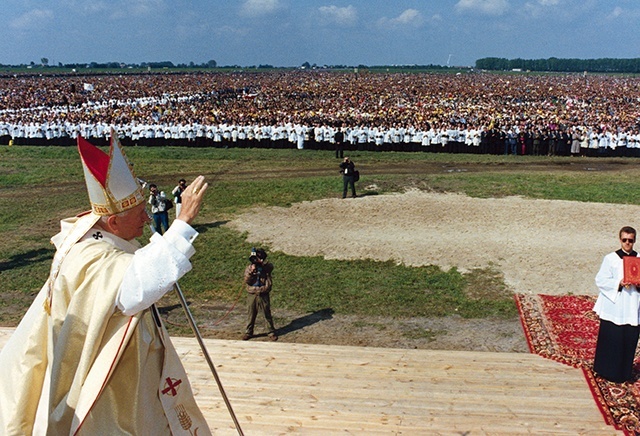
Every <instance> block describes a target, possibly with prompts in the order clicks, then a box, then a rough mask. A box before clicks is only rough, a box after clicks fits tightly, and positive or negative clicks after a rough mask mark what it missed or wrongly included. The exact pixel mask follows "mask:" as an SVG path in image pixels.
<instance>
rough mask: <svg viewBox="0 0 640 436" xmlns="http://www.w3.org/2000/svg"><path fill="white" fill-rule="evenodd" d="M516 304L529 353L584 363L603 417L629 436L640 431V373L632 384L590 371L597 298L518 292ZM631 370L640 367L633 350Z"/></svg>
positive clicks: (576, 363)
mask: <svg viewBox="0 0 640 436" xmlns="http://www.w3.org/2000/svg"><path fill="white" fill-rule="evenodd" d="M515 299H516V305H517V306H518V311H519V312H520V320H521V321H522V327H523V329H524V333H525V336H526V338H527V342H528V344H529V349H530V350H531V352H532V353H536V354H539V355H541V356H543V357H546V358H549V359H553V360H556V361H558V362H561V363H564V364H567V365H571V366H573V367H575V368H582V370H583V373H584V375H585V378H586V380H587V383H588V385H589V388H590V389H591V393H592V394H593V398H594V399H595V401H596V403H597V405H598V407H599V408H600V411H601V412H602V415H603V417H604V420H605V421H606V422H607V423H608V424H610V425H613V426H614V427H616V428H617V429H619V430H622V431H624V432H625V434H628V435H640V380H638V378H639V376H640V374H638V375H636V376H635V377H634V380H635V383H622V384H620V383H612V382H609V381H607V380H605V379H603V378H602V377H599V376H598V375H596V374H594V373H593V371H592V369H593V355H594V353H595V349H596V340H597V336H598V325H599V321H598V317H597V316H596V314H595V313H594V312H593V311H592V310H591V309H592V308H593V305H594V303H595V300H596V297H591V296H587V295H565V296H555V295H524V294H516V296H515ZM635 372H636V373H639V372H640V355H639V354H638V352H636V364H635Z"/></svg>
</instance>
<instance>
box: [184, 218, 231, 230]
mask: <svg viewBox="0 0 640 436" xmlns="http://www.w3.org/2000/svg"><path fill="white" fill-rule="evenodd" d="M228 222H229V221H228V220H227V221H216V222H213V223H206V224H195V225H194V226H193V228H194V229H195V231H196V232H198V233H206V232H207V231H208V230H209V229H216V228H218V227H220V226H224V225H225V224H226V223H228Z"/></svg>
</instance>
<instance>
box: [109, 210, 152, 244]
mask: <svg viewBox="0 0 640 436" xmlns="http://www.w3.org/2000/svg"><path fill="white" fill-rule="evenodd" d="M150 221H151V218H149V214H148V213H147V209H146V204H145V203H141V204H139V205H137V206H136V207H134V208H133V209H131V210H130V211H128V212H127V213H125V214H124V215H121V216H119V217H118V220H117V224H116V227H117V233H116V236H119V237H121V238H122V239H126V240H127V241H130V240H132V239H135V238H138V237H140V236H142V232H144V226H145V225H146V224H147V223H148V222H150Z"/></svg>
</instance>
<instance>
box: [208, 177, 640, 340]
mask: <svg viewBox="0 0 640 436" xmlns="http://www.w3.org/2000/svg"><path fill="white" fill-rule="evenodd" d="M373 188H375V187H373ZM639 214H640V207H639V206H631V205H613V204H595V203H581V202H572V201H553V200H532V199H525V198H520V197H508V198H499V199H496V198H489V199H478V198H470V197H467V196H464V195H460V194H441V193H429V192H422V191H417V190H415V191H409V192H406V193H402V194H395V195H367V191H364V192H363V195H362V196H360V197H358V198H356V199H344V200H343V199H340V198H330V199H324V200H319V201H312V202H303V203H299V204H294V205H292V206H291V207H288V208H281V207H272V208H256V209H255V210H252V211H250V212H249V213H246V214H243V215H241V216H239V217H237V218H236V219H234V220H233V221H231V222H229V223H228V224H227V225H228V226H230V227H232V228H234V229H237V230H239V231H242V232H247V233H248V241H250V242H252V243H256V244H260V243H268V244H269V246H270V247H271V250H272V251H273V250H276V251H282V252H284V253H287V254H291V255H299V256H316V255H321V256H324V257H325V258H327V259H362V258H369V259H374V260H380V261H387V260H394V261H396V262H398V263H403V264H405V265H416V266H417V265H429V264H433V265H438V266H440V267H442V268H445V269H448V268H450V267H452V266H455V267H457V268H458V269H459V270H461V271H463V272H464V271H466V270H469V269H472V268H477V267H486V266H489V265H491V266H493V267H494V268H497V269H498V270H500V271H502V272H503V274H504V277H505V281H506V283H507V285H508V286H509V287H510V289H511V290H512V291H513V292H518V293H544V294H566V293H569V292H571V293H574V294H593V295H595V294H596V293H597V291H596V288H595V285H594V277H595V274H596V272H597V270H598V267H599V265H600V262H601V261H602V257H603V256H604V255H605V254H607V253H608V252H610V251H612V250H614V249H616V248H618V240H617V232H618V230H619V229H620V228H621V227H622V226H624V225H634V224H635V221H636V220H637V218H636V217H638V215H639ZM274 290H275V292H277V283H276V284H274ZM239 312H240V313H236V315H235V317H237V319H236V320H235V321H231V322H232V323H233V324H235V325H236V328H235V331H233V329H231V330H229V329H225V328H224V327H222V328H221V329H220V327H218V329H219V330H218V331H217V332H215V331H214V332H213V333H212V336H218V337H229V336H231V337H233V336H234V335H236V336H237V335H238V334H240V332H241V331H240V330H238V328H237V325H238V323H240V325H242V321H241V317H242V316H243V314H242V312H243V309H241V310H240V311H239ZM274 315H275V317H276V319H280V324H283V323H284V324H286V325H285V326H284V328H283V329H282V332H281V333H284V334H283V335H282V334H281V340H285V341H291V342H308V343H328V344H341V345H363V346H381V347H402V348H433V349H461V350H475V351H516V352H526V351H528V348H527V345H526V341H525V339H524V336H523V334H522V328H521V326H520V323H519V321H518V320H506V321H504V320H464V319H461V318H455V317H449V318H440V319H437V318H435V319H432V318H424V319H411V320H393V319H383V318H380V319H366V320H363V319H357V318H355V317H349V316H339V315H335V314H326V313H325V314H307V315H305V316H299V317H298V318H296V316H297V315H299V314H288V313H283V312H282V311H278V309H277V308H274ZM280 327H283V326H280ZM232 331H233V332H232ZM425 332H427V333H429V334H424V333H425ZM257 339H258V340H259V339H260V338H257Z"/></svg>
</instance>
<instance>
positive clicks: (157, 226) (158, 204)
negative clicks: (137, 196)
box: [149, 183, 169, 235]
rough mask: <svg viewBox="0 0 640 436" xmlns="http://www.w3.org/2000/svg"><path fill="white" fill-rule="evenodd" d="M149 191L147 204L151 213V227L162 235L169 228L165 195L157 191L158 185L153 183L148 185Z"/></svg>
mask: <svg viewBox="0 0 640 436" xmlns="http://www.w3.org/2000/svg"><path fill="white" fill-rule="evenodd" d="M149 192H150V195H149V204H150V205H151V213H152V214H153V228H154V230H155V231H156V232H158V233H159V234H161V235H162V234H163V233H164V232H166V231H167V229H168V228H169V212H167V210H168V208H167V197H166V196H165V194H164V192H158V186H157V185H155V184H154V183H152V184H150V185H149ZM163 228H164V230H163Z"/></svg>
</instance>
